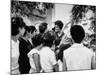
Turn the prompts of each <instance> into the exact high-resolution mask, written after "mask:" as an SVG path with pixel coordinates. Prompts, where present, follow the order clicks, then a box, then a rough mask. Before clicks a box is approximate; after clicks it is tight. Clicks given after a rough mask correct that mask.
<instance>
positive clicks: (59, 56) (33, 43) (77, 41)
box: [11, 17, 96, 74]
mask: <svg viewBox="0 0 100 75" xmlns="http://www.w3.org/2000/svg"><path fill="white" fill-rule="evenodd" d="M54 24H55V26H54V28H52V30H48V29H47V27H48V24H47V23H46V22H43V23H41V24H40V25H39V28H38V29H39V30H37V29H36V28H35V26H34V25H31V26H28V25H26V24H25V22H24V21H23V19H22V18H21V17H12V18H11V74H32V73H41V72H47V73H48V72H59V71H70V70H71V71H72V70H89V69H95V68H96V61H95V50H93V49H89V48H88V47H87V46H85V45H84V43H83V40H84V38H85V31H84V29H83V28H82V27H81V26H80V25H72V27H71V29H70V34H71V38H68V37H67V35H66V34H65V33H64V32H63V31H62V28H63V25H64V24H63V22H62V21H61V20H57V21H55V22H54ZM37 31H39V32H37ZM94 41H95V40H94Z"/></svg>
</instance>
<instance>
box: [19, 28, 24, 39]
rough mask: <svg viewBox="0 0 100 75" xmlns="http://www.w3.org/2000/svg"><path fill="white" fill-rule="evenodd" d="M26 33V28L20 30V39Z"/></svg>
mask: <svg viewBox="0 0 100 75" xmlns="http://www.w3.org/2000/svg"><path fill="white" fill-rule="evenodd" d="M24 33H25V28H24V27H23V28H19V35H20V37H21V36H23V35H24Z"/></svg>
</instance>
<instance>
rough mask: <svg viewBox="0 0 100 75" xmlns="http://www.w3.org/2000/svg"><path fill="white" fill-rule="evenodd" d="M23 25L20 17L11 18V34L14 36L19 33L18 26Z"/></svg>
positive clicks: (21, 26)
mask: <svg viewBox="0 0 100 75" xmlns="http://www.w3.org/2000/svg"><path fill="white" fill-rule="evenodd" d="M23 27H25V23H24V21H23V19H22V18H21V17H12V18H11V35H12V36H16V35H17V34H18V33H19V28H23Z"/></svg>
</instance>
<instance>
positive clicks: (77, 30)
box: [70, 25, 85, 43]
mask: <svg viewBox="0 0 100 75" xmlns="http://www.w3.org/2000/svg"><path fill="white" fill-rule="evenodd" d="M70 32H71V36H72V39H73V40H74V42H75V43H81V42H82V40H83V39H84V37H85V31H84V29H83V27H82V26H80V25H73V26H72V27H71V29H70Z"/></svg>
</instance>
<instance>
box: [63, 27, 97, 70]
mask: <svg viewBox="0 0 100 75" xmlns="http://www.w3.org/2000/svg"><path fill="white" fill-rule="evenodd" d="M71 36H72V39H73V42H74V44H73V45H72V46H71V47H70V48H69V49H67V50H65V51H64V58H63V61H64V62H63V69H64V71H66V70H86V69H94V68H95V59H94V58H95V56H94V53H93V52H92V50H90V49H88V48H86V47H85V46H83V44H82V41H83V39H84V37H85V31H84V29H83V28H82V27H81V26H80V25H74V26H72V27H71Z"/></svg>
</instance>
